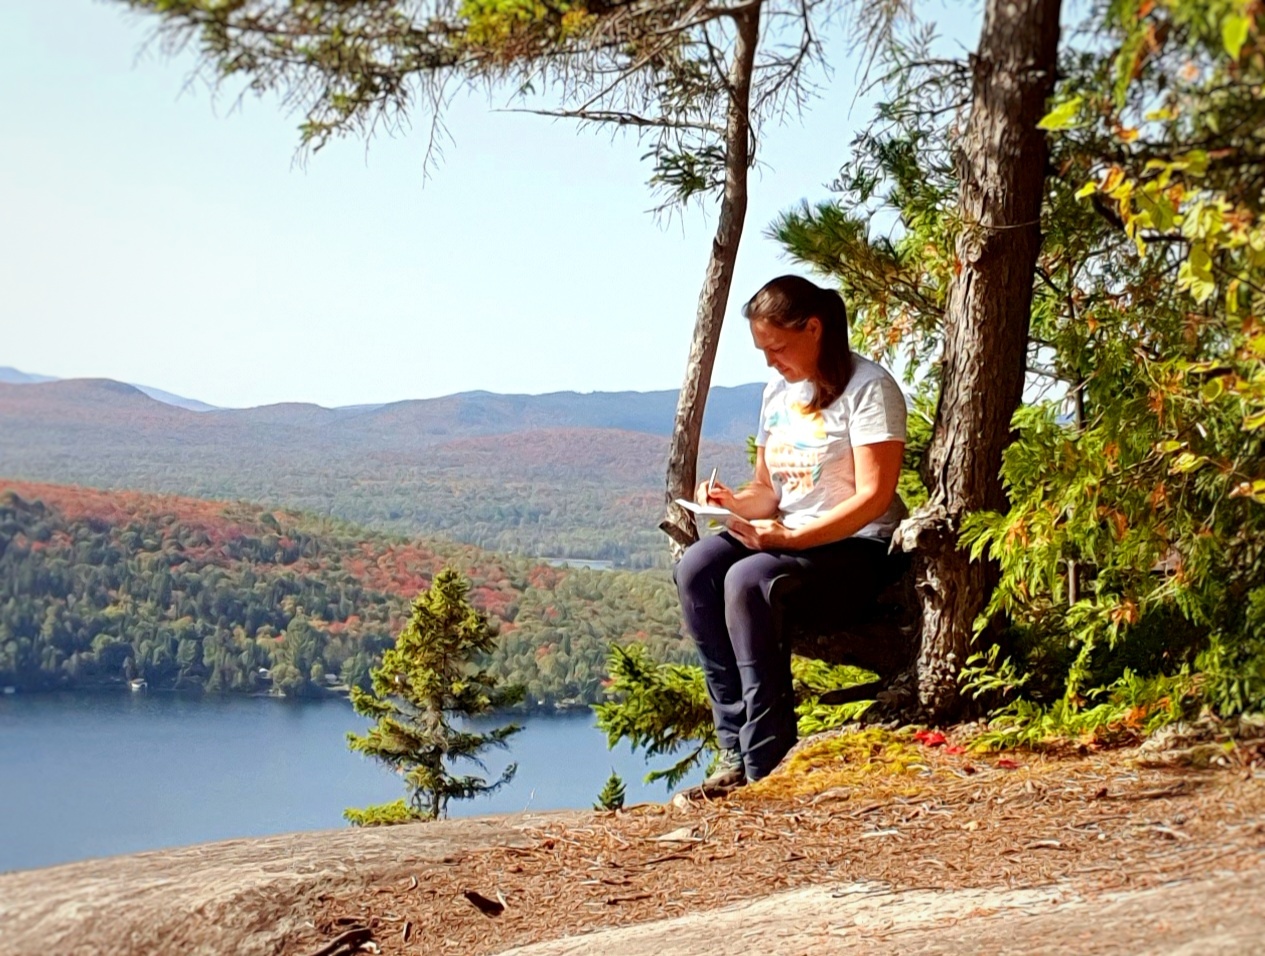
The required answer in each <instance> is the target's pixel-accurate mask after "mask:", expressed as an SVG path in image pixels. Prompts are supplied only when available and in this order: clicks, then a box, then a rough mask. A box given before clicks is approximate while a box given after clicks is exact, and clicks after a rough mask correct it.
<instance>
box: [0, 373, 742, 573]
mask: <svg viewBox="0 0 1265 956" xmlns="http://www.w3.org/2000/svg"><path fill="white" fill-rule="evenodd" d="M32 378H39V376H28V377H27V380H26V381H24V382H23V383H21V384H18V383H14V382H7V383H0V476H4V477H8V478H15V479H16V478H22V479H27V480H34V481H54V482H63V483H74V484H82V485H88V486H94V487H104V488H132V489H138V490H144V491H155V492H164V493H172V494H185V495H194V496H199V497H207V498H237V499H248V500H251V501H257V502H261V503H265V504H269V505H280V506H286V507H294V508H302V509H305V510H309V511H314V512H317V513H320V514H331V515H335V516H338V517H342V518H346V519H348V520H351V521H355V522H358V523H361V524H366V525H369V526H372V527H379V528H385V529H390V530H395V531H403V532H405V533H410V534H416V533H424V534H440V535H444V536H447V537H450V538H453V539H455V540H458V541H464V542H468V543H471V544H476V545H479V546H481V547H485V548H491V549H494V550H502V551H516V552H520V553H525V554H531V555H538V556H550V557H552V556H558V557H575V558H594V559H604V560H612V561H615V562H617V563H619V564H621V565H625V566H634V567H644V566H649V565H658V564H663V563H664V562H665V560H666V550H665V548H664V541H665V539H664V538H663V536H662V534H661V533H660V532H659V531H658V530H657V524H658V521H659V518H660V517H661V515H662V507H663V475H664V471H665V467H666V458H667V450H668V440H667V439H668V436H669V435H670V434H671V428H672V420H673V416H674V413H675V407H676V393H674V392H670V391H658V392H595V393H589V394H580V393H575V392H557V393H552V394H548V395H500V394H495V393H490V392H464V393H461V394H457V395H449V396H446V397H443V398H435V399H423V400H416V401H404V402H395V403H391V404H386V405H378V406H355V407H346V408H323V407H321V406H318V405H312V404H304V403H283V404H277V405H266V406H261V407H257V408H246V409H208V410H204V411H193V410H191V409H189V408H187V407H182V406H179V405H175V404H170V403H168V402H164V401H161V400H158V399H155V398H153V397H151V396H150V395H149V394H147V393H146V392H145V391H143V390H141V389H140V388H139V387H137V386H133V385H128V384H124V383H122V382H116V381H113V380H110V379H67V380H54V381H31V380H30V379H32ZM761 390H762V386H761V385H758V384H752V385H744V386H738V387H736V388H716V389H713V390H712V392H711V396H710V398H709V401H708V407H707V413H706V416H705V418H704V439H705V440H704V444H703V448H702V450H701V453H700V469H705V470H710V468H711V467H712V466H716V467H718V468H719V469H720V474H721V475H722V476H727V477H729V478H730V480H732V481H741V480H742V477H743V475H744V474H749V471H750V466H749V465H748V464H747V463H746V459H745V448H744V444H745V439H746V436H748V435H750V434H751V433H752V432H753V431H754V430H755V425H756V417H757V415H758V412H759V404H760V393H761ZM185 401H187V400H185Z"/></svg>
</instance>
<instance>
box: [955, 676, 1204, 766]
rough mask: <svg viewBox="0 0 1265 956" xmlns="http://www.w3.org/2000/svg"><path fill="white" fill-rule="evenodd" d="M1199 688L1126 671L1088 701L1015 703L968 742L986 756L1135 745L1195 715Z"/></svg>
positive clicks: (1188, 681)
mask: <svg viewBox="0 0 1265 956" xmlns="http://www.w3.org/2000/svg"><path fill="white" fill-rule="evenodd" d="M1197 687H1198V685H1197V683H1196V681H1194V680H1193V679H1192V678H1191V677H1190V676H1189V675H1188V674H1185V673H1182V674H1177V675H1174V676H1165V675H1155V676H1152V677H1149V678H1144V677H1139V676H1138V675H1136V674H1134V673H1132V672H1131V671H1128V670H1126V671H1125V672H1124V673H1123V674H1122V675H1121V676H1120V677H1119V678H1118V679H1117V680H1116V681H1114V682H1113V683H1112V684H1111V685H1109V686H1107V687H1103V688H1099V689H1097V690H1095V691H1092V692H1090V694H1089V695H1088V700H1073V699H1071V698H1068V697H1060V698H1059V699H1058V700H1055V701H1053V702H1052V703H1049V704H1042V703H1039V702H1037V701H1034V700H1032V699H1030V698H1016V699H1015V700H1013V701H1011V702H1010V703H1008V704H1006V705H1004V706H1002V707H1000V708H998V709H997V710H995V711H994V712H993V715H992V719H991V721H990V722H989V726H988V729H987V730H985V731H984V732H983V733H982V734H980V735H979V736H977V737H976V738H975V739H974V741H973V742H972V746H973V747H977V748H980V749H984V750H1005V749H1009V748H1013V747H1038V746H1041V745H1043V744H1047V743H1049V742H1051V741H1060V740H1062V741H1082V742H1086V743H1113V742H1115V741H1118V740H1136V739H1138V738H1140V737H1145V736H1146V735H1148V734H1150V733H1152V732H1154V731H1155V730H1158V729H1159V728H1160V727H1163V726H1164V725H1165V724H1170V723H1173V722H1175V721H1177V720H1181V719H1188V718H1191V717H1194V716H1195V715H1196V714H1197V713H1198V711H1199V696H1198V694H1197Z"/></svg>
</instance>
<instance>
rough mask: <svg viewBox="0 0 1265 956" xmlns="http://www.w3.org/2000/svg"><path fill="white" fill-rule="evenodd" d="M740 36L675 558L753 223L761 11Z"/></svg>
mask: <svg viewBox="0 0 1265 956" xmlns="http://www.w3.org/2000/svg"><path fill="white" fill-rule="evenodd" d="M733 20H734V26H735V28H736V31H737V35H736V38H735V41H734V53H733V60H732V61H731V62H730V64H729V75H728V86H729V106H728V109H727V111H726V116H725V190H724V194H723V196H722V198H721V203H720V221H719V222H718V223H717V226H716V236H715V238H714V239H713V240H712V252H711V256H710V258H709V259H708V262H707V272H706V276H705V278H704V280H703V289H702V292H701V293H700V294H699V297H698V311H697V313H696V317H695V320H694V337H693V339H692V340H691V342H690V357H689V361H688V363H687V364H686V367H685V384H684V385H682V386H681V393H680V397H679V398H678V399H677V404H676V419H675V421H674V422H673V425H672V441H671V444H670V445H669V448H668V474H667V490H666V494H665V498H664V504H665V505H666V507H667V515H666V516H665V517H664V519H663V521H662V522H661V523H660V524H659V527H660V528H661V529H662V530H663V532H664V533H665V534H667V535H668V537H669V538H671V539H672V551H673V557H679V556H680V553H681V552H682V551H684V550H685V548H687V547H689V546H690V545H691V544H693V543H694V542H695V541H697V540H698V529H697V528H696V527H695V524H694V516H693V515H692V514H690V513H689V512H688V511H686V510H685V509H684V508H682V507H680V506H679V505H676V504H673V503H672V502H673V499H674V498H693V497H694V486H695V483H696V480H697V466H698V446H699V439H700V437H701V435H702V431H703V411H704V409H705V408H706V406H707V392H708V389H709V388H710V386H711V379H712V366H713V365H714V364H715V362H716V347H717V345H719V343H720V329H721V326H722V325H723V324H724V321H725V309H726V307H727V306H728V304H729V288H730V286H731V284H732V283H733V275H734V263H735V262H736V261H737V259H738V244H739V242H740V241H741V239H742V227H743V224H744V222H745V221H746V218H747V172H748V170H749V169H750V168H751V147H752V143H751V116H750V107H751V77H752V73H753V71H754V67H755V52H756V45H757V44H758V42H759V39H760V5H755V6H752V7H750V8H746V9H743V10H742V11H741V12H738V13H736V14H734V17H733Z"/></svg>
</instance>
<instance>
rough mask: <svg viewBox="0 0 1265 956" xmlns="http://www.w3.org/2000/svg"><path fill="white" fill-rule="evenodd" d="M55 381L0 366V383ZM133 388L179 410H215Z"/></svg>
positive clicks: (193, 401) (145, 387)
mask: <svg viewBox="0 0 1265 956" xmlns="http://www.w3.org/2000/svg"><path fill="white" fill-rule="evenodd" d="M57 381H61V379H58V378H55V377H54V376H52V375H34V374H31V373H29V372H23V371H19V370H18V369H16V368H13V367H12V366H8V365H3V366H0V382H5V383H8V384H10V385H37V384H39V383H41V382H57ZM100 381H108V379H101V380H100ZM133 388H136V389H138V390H140V391H141V392H143V393H144V394H146V395H148V396H149V397H150V398H152V399H155V400H156V401H159V402H163V403H164V404H167V405H176V406H178V407H179V408H187V409H188V410H189V411H191V412H209V411H211V410H212V409H214V408H215V406H214V405H208V404H207V403H206V402H199V401H198V400H197V399H193V398H185V397H184V396H183V395H173V394H172V393H171V392H165V391H163V390H162V389H161V388H151V387H150V386H148V385H134V386H133Z"/></svg>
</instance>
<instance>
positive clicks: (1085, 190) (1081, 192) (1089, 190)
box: [1076, 181, 1098, 199]
mask: <svg viewBox="0 0 1265 956" xmlns="http://www.w3.org/2000/svg"><path fill="white" fill-rule="evenodd" d="M1097 190H1098V184H1097V183H1095V182H1093V181H1090V182H1087V183H1086V184H1085V185H1084V186H1082V187H1081V188H1080V189H1078V190H1076V198H1077V199H1084V198H1085V197H1086V196H1092V195H1093V194H1094V193H1095V192H1097Z"/></svg>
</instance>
